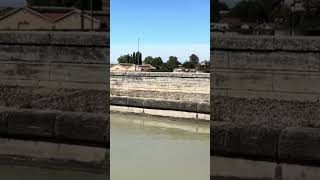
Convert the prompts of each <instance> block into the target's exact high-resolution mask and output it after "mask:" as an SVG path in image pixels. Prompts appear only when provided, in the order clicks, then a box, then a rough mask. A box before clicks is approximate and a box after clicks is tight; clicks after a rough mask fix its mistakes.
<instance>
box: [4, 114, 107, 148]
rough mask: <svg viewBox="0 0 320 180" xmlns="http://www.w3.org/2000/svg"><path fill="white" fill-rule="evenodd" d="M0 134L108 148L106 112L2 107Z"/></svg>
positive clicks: (17, 137) (15, 137) (16, 137)
mask: <svg viewBox="0 0 320 180" xmlns="http://www.w3.org/2000/svg"><path fill="white" fill-rule="evenodd" d="M0 136H2V137H10V138H14V139H26V140H29V139H31V140H40V141H52V142H62V143H66V144H80V145H88V146H101V147H107V145H108V144H109V117H107V116H106V115H105V114H98V113H83V112H62V111H46V110H34V109H32V110H29V109H8V108H0Z"/></svg>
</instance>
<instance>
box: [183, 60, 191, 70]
mask: <svg viewBox="0 0 320 180" xmlns="http://www.w3.org/2000/svg"><path fill="white" fill-rule="evenodd" d="M182 67H184V68H187V69H191V68H193V66H192V65H191V63H190V62H189V61H185V62H184V63H183V64H182Z"/></svg>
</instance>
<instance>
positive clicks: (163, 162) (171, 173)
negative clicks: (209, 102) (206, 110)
mask: <svg viewBox="0 0 320 180" xmlns="http://www.w3.org/2000/svg"><path fill="white" fill-rule="evenodd" d="M209 138H210V136H209V123H208V122H200V121H193V122H191V121H190V120H181V119H180V120H177V119H170V118H163V117H155V116H145V115H135V114H120V113H112V114H111V154H110V164H111V168H110V173H111V174H110V177H111V180H125V179H137V180H150V179H152V180H178V179H183V180H195V179H196V180H209V179H210V166H209V163H210V154H209V153H210V152H209V149H210V148H209V146H210V144H209V143H210V140H209Z"/></svg>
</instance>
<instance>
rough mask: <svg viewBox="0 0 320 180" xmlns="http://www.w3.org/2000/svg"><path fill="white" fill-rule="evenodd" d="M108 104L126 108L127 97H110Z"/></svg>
mask: <svg viewBox="0 0 320 180" xmlns="http://www.w3.org/2000/svg"><path fill="white" fill-rule="evenodd" d="M110 104H112V105H118V106H127V105H128V97H127V96H111V97H110Z"/></svg>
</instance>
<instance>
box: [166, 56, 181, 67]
mask: <svg viewBox="0 0 320 180" xmlns="http://www.w3.org/2000/svg"><path fill="white" fill-rule="evenodd" d="M180 64H181V63H180V62H179V61H178V58H177V57H175V56H170V57H169V60H168V61H167V64H166V66H167V67H168V69H169V70H173V69H175V68H177V67H179V65H180Z"/></svg>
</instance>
